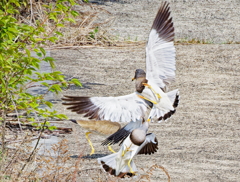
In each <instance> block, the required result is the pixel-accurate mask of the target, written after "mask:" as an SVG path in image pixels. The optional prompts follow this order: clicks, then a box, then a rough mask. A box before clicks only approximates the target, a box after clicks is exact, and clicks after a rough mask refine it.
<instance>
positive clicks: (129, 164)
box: [128, 159, 136, 174]
mask: <svg viewBox="0 0 240 182" xmlns="http://www.w3.org/2000/svg"><path fill="white" fill-rule="evenodd" d="M131 161H132V159H130V160H129V161H128V167H129V170H130V173H132V174H135V173H136V172H134V171H133V170H132V167H131Z"/></svg>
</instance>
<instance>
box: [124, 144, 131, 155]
mask: <svg viewBox="0 0 240 182" xmlns="http://www.w3.org/2000/svg"><path fill="white" fill-rule="evenodd" d="M131 145H132V143H131ZM131 145H130V146H129V147H127V146H126V149H125V150H123V151H122V157H123V156H124V155H125V154H126V153H127V152H130V151H132V150H129V149H130V148H131Z"/></svg>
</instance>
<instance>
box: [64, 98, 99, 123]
mask: <svg viewBox="0 0 240 182" xmlns="http://www.w3.org/2000/svg"><path fill="white" fill-rule="evenodd" d="M62 100H63V101H64V102H63V103H62V104H63V105H69V106H70V107H67V109H68V110H71V111H72V112H76V113H77V114H85V115H84V117H87V118H88V119H97V120H101V119H102V118H100V116H99V110H100V108H99V107H97V106H96V105H94V103H93V102H92V101H91V98H90V97H81V96H68V95H64V97H63V98H62Z"/></svg>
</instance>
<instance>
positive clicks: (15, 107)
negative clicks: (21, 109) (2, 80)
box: [10, 94, 22, 132]
mask: <svg viewBox="0 0 240 182" xmlns="http://www.w3.org/2000/svg"><path fill="white" fill-rule="evenodd" d="M10 97H11V100H12V103H13V105H14V109H15V112H16V114H17V119H18V124H19V128H20V131H21V132H22V126H21V123H20V120H19V117H18V116H19V113H18V111H17V106H16V104H15V102H14V101H13V98H12V94H10Z"/></svg>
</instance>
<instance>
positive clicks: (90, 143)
mask: <svg viewBox="0 0 240 182" xmlns="http://www.w3.org/2000/svg"><path fill="white" fill-rule="evenodd" d="M90 133H91V132H86V133H85V136H86V139H87V141H88V143H89V145H90V147H91V149H92V151H91V153H90V155H92V154H94V152H95V150H94V148H93V145H92V142H91V140H90V139H89V137H88V135H89V134H90Z"/></svg>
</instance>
